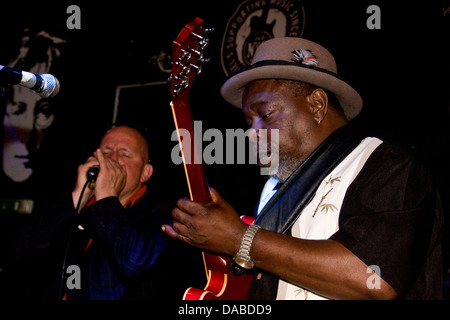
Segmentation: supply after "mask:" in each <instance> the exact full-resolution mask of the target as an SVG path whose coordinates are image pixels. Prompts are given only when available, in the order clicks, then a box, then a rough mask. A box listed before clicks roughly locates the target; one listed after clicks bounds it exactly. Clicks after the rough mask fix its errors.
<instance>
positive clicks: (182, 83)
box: [170, 18, 212, 99]
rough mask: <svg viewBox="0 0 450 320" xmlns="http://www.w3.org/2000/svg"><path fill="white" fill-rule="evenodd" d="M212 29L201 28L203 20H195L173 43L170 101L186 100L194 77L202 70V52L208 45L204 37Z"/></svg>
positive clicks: (203, 60) (203, 59) (205, 60)
mask: <svg viewBox="0 0 450 320" xmlns="http://www.w3.org/2000/svg"><path fill="white" fill-rule="evenodd" d="M211 31H212V29H204V28H203V20H202V19H200V18H195V20H194V21H192V22H190V23H188V24H187V25H186V26H185V27H184V28H183V30H181V32H180V34H179V35H178V37H177V38H176V39H175V41H174V42H173V61H172V75H171V77H170V80H171V85H170V94H171V95H172V99H177V98H183V96H184V95H185V97H186V98H187V97H188V95H189V90H190V87H191V86H192V82H193V81H194V78H195V77H196V75H198V74H199V73H200V72H201V70H202V65H203V63H204V62H207V61H209V59H205V58H204V57H203V51H204V50H205V49H206V47H207V46H208V44H209V40H208V39H207V38H206V35H207V34H208V33H209V32H211Z"/></svg>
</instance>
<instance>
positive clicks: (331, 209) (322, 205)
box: [312, 175, 341, 218]
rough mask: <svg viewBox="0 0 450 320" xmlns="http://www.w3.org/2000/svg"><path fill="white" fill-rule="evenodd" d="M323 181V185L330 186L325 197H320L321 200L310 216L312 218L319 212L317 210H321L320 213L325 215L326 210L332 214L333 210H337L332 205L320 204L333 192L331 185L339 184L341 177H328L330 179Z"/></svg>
mask: <svg viewBox="0 0 450 320" xmlns="http://www.w3.org/2000/svg"><path fill="white" fill-rule="evenodd" d="M324 181H325V185H328V184H329V185H330V190H328V192H327V193H325V195H324V196H323V197H322V199H320V202H319V204H318V205H317V208H316V210H314V213H313V215H312V217H313V218H314V217H315V215H316V213H317V211H318V210H319V208H321V210H320V212H323V211H325V214H327V213H328V210H330V211H331V212H333V211H335V210H336V211H337V210H338V208H337V207H336V206H335V205H334V204H332V203H324V204H322V202H323V201H324V200H325V198H326V197H327V196H328V195H329V194H330V192H331V191H332V190H333V188H334V187H333V184H334V183H335V182H341V177H340V176H339V177H336V178H333V176H331V175H330V178H329V179H328V181H327V180H324Z"/></svg>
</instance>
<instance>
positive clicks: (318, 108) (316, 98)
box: [307, 88, 328, 124]
mask: <svg viewBox="0 0 450 320" xmlns="http://www.w3.org/2000/svg"><path fill="white" fill-rule="evenodd" d="M307 99H308V102H309V103H310V108H311V113H312V114H313V118H314V120H315V121H316V122H317V123H319V124H320V123H321V122H322V120H323V119H324V118H325V116H326V115H327V113H328V96H327V94H326V93H325V91H324V90H323V89H321V88H317V89H315V90H314V91H313V92H311V94H310V95H308V97H307Z"/></svg>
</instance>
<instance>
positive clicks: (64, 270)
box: [58, 179, 92, 300]
mask: <svg viewBox="0 0 450 320" xmlns="http://www.w3.org/2000/svg"><path fill="white" fill-rule="evenodd" d="M90 183H92V181H91V180H90V179H88V180H87V181H86V183H85V184H84V186H83V189H82V190H81V194H80V197H79V198H78V203H77V207H76V208H75V215H74V217H73V218H72V223H71V224H70V230H69V236H68V238H67V244H66V248H65V251H64V258H63V264H62V270H61V283H60V286H59V295H58V300H62V299H63V287H64V278H65V275H66V264H67V257H68V253H69V247H70V242H71V241H72V235H73V231H74V229H75V222H76V220H77V216H78V213H79V212H80V206H81V199H83V194H84V191H85V190H86V187H87V186H88V185H89V184H90Z"/></svg>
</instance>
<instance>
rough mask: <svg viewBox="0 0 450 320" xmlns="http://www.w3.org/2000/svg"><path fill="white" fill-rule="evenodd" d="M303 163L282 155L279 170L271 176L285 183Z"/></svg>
mask: <svg viewBox="0 0 450 320" xmlns="http://www.w3.org/2000/svg"><path fill="white" fill-rule="evenodd" d="M301 162H302V161H301V160H300V159H297V158H293V157H286V156H283V155H280V164H279V167H278V170H277V171H276V172H274V173H273V174H271V176H272V177H275V178H277V179H278V180H280V182H284V181H286V179H287V178H289V176H290V175H291V174H292V172H294V170H295V169H297V167H298V166H299V165H300V163H301Z"/></svg>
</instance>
